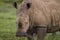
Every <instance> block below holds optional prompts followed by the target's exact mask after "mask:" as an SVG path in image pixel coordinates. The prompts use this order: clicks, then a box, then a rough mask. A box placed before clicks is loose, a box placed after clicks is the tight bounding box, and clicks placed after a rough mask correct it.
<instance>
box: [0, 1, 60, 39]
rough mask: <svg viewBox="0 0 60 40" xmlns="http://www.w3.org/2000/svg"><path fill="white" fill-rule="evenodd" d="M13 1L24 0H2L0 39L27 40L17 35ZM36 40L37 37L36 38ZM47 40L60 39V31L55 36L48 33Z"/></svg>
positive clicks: (0, 7) (0, 3)
mask: <svg viewBox="0 0 60 40" xmlns="http://www.w3.org/2000/svg"><path fill="white" fill-rule="evenodd" d="M13 2H17V3H21V2H22V0H0V40H27V38H24V37H21V38H20V37H16V36H15V34H16V9H15V8H14V7H13ZM35 40H36V39H35ZM45 40H60V33H59V32H57V35H56V37H55V38H53V37H52V36H51V34H47V36H46V38H45Z"/></svg>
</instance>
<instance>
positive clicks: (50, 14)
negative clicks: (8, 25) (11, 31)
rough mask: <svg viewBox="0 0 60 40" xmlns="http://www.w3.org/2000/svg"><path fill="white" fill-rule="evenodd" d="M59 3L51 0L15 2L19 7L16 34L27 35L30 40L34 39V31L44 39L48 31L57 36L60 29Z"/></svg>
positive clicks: (40, 38)
mask: <svg viewBox="0 0 60 40" xmlns="http://www.w3.org/2000/svg"><path fill="white" fill-rule="evenodd" d="M48 3H49V4H48ZM57 4H58V3H57ZM57 4H55V1H50V0H49V1H47V0H23V1H22V3H21V4H20V5H17V4H16V3H14V6H15V8H16V9H17V13H16V27H17V30H16V36H17V37H22V36H27V38H28V40H34V39H33V34H34V33H35V34H36V35H37V39H38V40H44V37H45V35H46V33H53V34H52V35H53V36H55V32H56V31H58V30H59V29H60V25H59V23H60V21H59V20H60V19H59V18H60V16H59V15H60V10H59V8H60V6H59V5H58V6H57ZM56 10H57V11H56ZM58 14H59V15H58Z"/></svg>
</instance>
